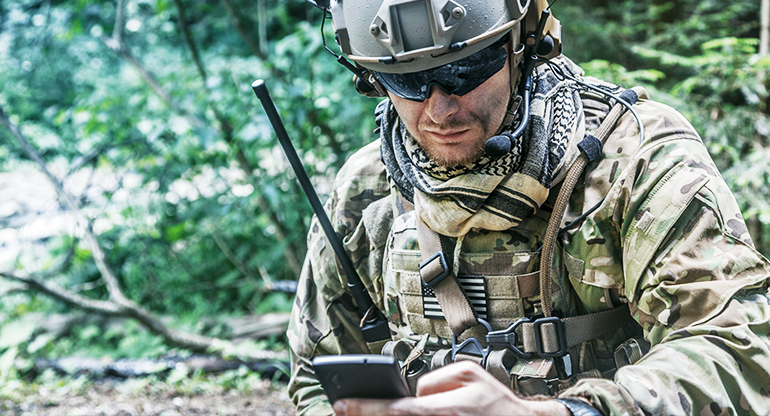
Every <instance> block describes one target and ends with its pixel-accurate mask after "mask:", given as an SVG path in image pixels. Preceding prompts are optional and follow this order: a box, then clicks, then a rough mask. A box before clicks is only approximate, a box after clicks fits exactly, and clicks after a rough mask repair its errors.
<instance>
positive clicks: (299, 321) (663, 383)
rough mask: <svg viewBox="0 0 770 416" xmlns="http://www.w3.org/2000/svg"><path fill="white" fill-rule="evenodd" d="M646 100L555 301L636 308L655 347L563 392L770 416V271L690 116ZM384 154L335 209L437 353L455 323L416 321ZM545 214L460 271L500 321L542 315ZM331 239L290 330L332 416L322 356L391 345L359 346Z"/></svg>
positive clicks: (631, 405) (303, 403)
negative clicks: (481, 285) (535, 279)
mask: <svg viewBox="0 0 770 416" xmlns="http://www.w3.org/2000/svg"><path fill="white" fill-rule="evenodd" d="M583 98H584V108H586V109H587V111H586V114H587V118H586V126H587V129H589V130H590V129H595V128H596V127H597V126H598V122H597V120H596V119H592V118H591V117H589V113H590V112H591V111H590V110H591V109H593V108H602V107H603V106H606V103H604V104H602V102H601V100H598V99H596V98H595V97H590V96H587V95H584V97H583ZM642 98H643V99H642V100H641V101H640V103H639V104H637V105H636V106H635V109H636V110H637V112H638V113H639V115H640V117H641V118H642V121H643V123H644V125H645V129H646V132H647V138H646V140H645V141H644V142H643V143H641V144H640V140H639V131H638V127H637V125H636V122H635V121H634V118H633V117H632V115H631V114H626V115H625V116H624V117H623V118H622V119H621V120H620V122H619V123H618V125H617V127H616V129H615V131H614V132H613V133H612V135H611V136H610V137H609V139H608V141H607V143H606V145H605V147H604V157H603V158H602V159H601V160H599V161H597V162H594V163H592V164H590V165H589V166H588V168H587V170H586V173H585V181H584V182H580V183H584V185H579V187H578V188H577V189H576V190H575V192H574V194H573V196H572V199H571V201H570V204H569V209H568V212H567V214H566V216H565V221H571V220H573V219H576V218H577V217H579V216H580V215H581V214H582V213H583V212H585V211H586V210H587V209H589V208H590V207H592V206H594V205H596V204H597V203H598V202H599V201H601V200H602V198H604V197H605V196H606V199H604V202H602V204H601V205H600V207H599V208H598V209H597V210H596V211H594V212H593V213H591V215H589V216H588V218H587V219H586V220H585V221H583V222H582V223H581V224H580V225H579V226H577V227H575V228H574V229H571V230H570V231H568V232H567V233H565V234H564V236H563V239H562V241H560V246H561V248H562V249H561V250H558V249H557V253H556V254H557V255H556V258H555V259H554V266H555V268H556V271H557V273H556V277H555V279H556V281H555V284H554V290H555V291H556V292H555V293H554V306H555V307H556V309H558V310H559V311H561V312H562V313H565V314H576V313H589V312H596V311H601V310H606V309H609V308H611V307H613V306H615V305H617V304H618V302H623V301H627V302H629V305H630V309H631V312H632V314H633V317H634V318H635V320H636V321H637V322H638V324H639V325H638V328H637V329H638V330H639V332H640V333H642V334H643V335H644V337H645V338H646V339H647V340H648V341H649V342H650V343H651V344H652V345H653V347H652V349H651V350H650V352H649V353H648V354H647V355H645V356H644V357H643V358H642V359H641V360H640V361H638V362H637V363H636V364H634V365H629V366H625V367H622V368H621V369H620V370H618V371H617V372H616V373H615V374H614V378H613V379H601V378H594V377H587V378H581V379H580V381H578V382H577V384H575V385H574V386H572V387H571V388H569V389H567V390H566V391H563V392H562V393H561V395H563V396H583V397H587V398H589V399H590V400H591V401H592V403H594V405H595V406H596V407H597V408H598V409H599V410H600V411H601V412H602V413H603V414H613V415H620V414H688V415H719V414H747V415H751V414H768V413H770V387H769V386H770V341H768V339H770V302H768V298H767V294H766V292H767V281H766V279H767V277H768V276H770V266H768V263H767V260H765V259H764V258H763V257H762V256H761V255H760V254H759V253H757V252H756V250H754V248H753V247H752V245H751V239H750V238H749V235H748V232H747V229H746V226H745V223H744V221H743V219H742V216H741V214H740V212H739V210H738V207H737V204H736V203H735V200H734V198H733V197H732V195H731V193H730V191H729V190H728V189H727V186H726V185H725V183H724V181H723V180H722V178H721V176H720V175H719V173H718V171H717V169H716V167H715V166H714V164H713V162H712V161H711V159H710V157H709V156H708V153H707V151H706V149H705V147H704V146H703V144H702V143H701V141H700V139H699V138H698V136H697V134H696V133H695V132H694V131H693V129H692V127H691V126H690V125H689V123H687V121H686V120H684V119H683V118H682V117H681V115H679V114H678V113H676V112H675V111H674V110H672V109H670V108H668V107H665V106H663V105H660V104H657V103H654V102H651V101H648V100H646V99H644V98H645V97H644V96H643V97H642ZM591 100H593V101H592V102H590V103H587V102H588V101H591ZM598 113H601V111H599V112H598ZM589 132H590V131H589ZM378 148H379V143H376V142H375V143H372V144H371V145H369V146H367V147H365V148H364V149H362V150H361V151H359V152H358V153H356V154H355V155H354V156H353V157H352V158H351V160H349V161H348V163H347V164H346V165H345V167H344V168H343V170H342V171H341V172H340V174H339V175H338V178H337V182H336V186H335V189H336V191H335V193H334V195H332V198H331V199H330V201H329V203H328V204H327V210H328V212H329V213H331V214H332V215H331V218H332V221H333V223H334V224H335V225H336V227H337V232H338V234H339V235H340V236H341V237H343V238H344V244H345V246H346V247H347V249H348V250H349V252H350V254H351V256H352V258H353V261H354V264H355V265H356V267H357V268H358V271H359V274H360V275H361V278H362V280H363V281H364V283H365V284H366V286H367V288H368V289H369V292H370V294H371V295H372V298H373V299H374V300H375V302H376V303H377V304H378V306H379V307H380V308H381V309H382V310H383V311H385V312H386V315H387V316H388V319H389V320H390V324H391V329H392V332H393V334H394V338H407V339H412V340H418V339H419V338H420V336H419V335H418V334H423V333H430V334H432V335H434V336H432V337H431V342H430V343H429V345H428V349H431V348H432V349H434V350H435V349H437V348H441V347H446V343H447V340H446V336H447V335H451V334H450V333H448V332H447V330H446V328H444V327H442V326H441V325H440V324H439V323H441V322H443V321H440V320H436V319H430V320H429V319H425V318H424V317H423V316H422V315H421V314H420V313H418V312H419V309H420V308H421V307H422V306H421V305H422V298H421V291H420V292H417V287H416V286H415V282H416V281H415V279H414V271H415V269H416V266H415V264H416V262H419V256H418V255H416V254H415V253H419V248H418V247H417V242H416V234H415V232H414V227H413V224H414V213H413V211H411V210H410V209H411V207H410V204H409V203H408V202H406V201H405V200H404V199H403V198H401V197H400V196H399V195H398V193H397V192H394V191H392V190H391V189H390V187H389V185H388V177H387V174H386V171H385V168H384V166H383V165H382V163H381V162H380V159H379V157H380V155H379V150H378ZM557 186H558V185H557ZM547 205H548V202H546V206H547ZM547 219H548V213H547V211H546V210H539V211H538V212H537V213H536V215H535V216H533V217H530V218H529V219H527V220H525V221H524V222H523V223H522V224H520V225H519V226H517V227H516V228H514V229H511V230H506V231H501V232H489V231H484V230H474V231H472V232H471V233H469V234H467V235H465V236H464V237H462V241H461V244H460V245H461V250H462V251H461V253H460V255H459V256H456V259H457V263H456V264H455V269H456V270H457V271H458V274H459V275H463V274H476V273H483V274H484V275H485V277H486V290H487V295H488V313H489V315H490V322H491V323H492V325H493V327H496V328H499V327H501V326H504V325H506V321H508V320H509V319H512V318H516V317H519V316H526V315H529V314H531V313H534V312H536V311H537V310H538V307H539V304H538V301H539V299H538V291H537V288H536V287H534V288H533V287H532V286H531V284H530V282H531V279H529V278H528V277H527V276H529V275H531V274H532V273H536V272H537V268H538V267H539V266H538V265H539V254H538V253H537V248H538V247H539V246H540V244H541V243H542V233H543V230H544V229H545V224H546V223H547ZM327 245H328V244H327V243H326V241H325V238H324V237H323V233H322V232H321V230H320V227H319V226H318V224H317V222H315V221H314V222H313V225H312V228H311V230H310V233H309V236H308V247H309V251H308V256H307V259H306V262H305V267H304V270H303V273H302V277H301V282H300V285H299V290H298V293H297V298H296V301H295V305H294V310H293V315H292V323H291V324H290V327H289V332H288V336H289V342H290V345H291V350H292V361H293V363H292V364H293V365H292V380H291V384H290V388H289V389H290V394H291V396H292V398H293V399H294V401H295V403H297V404H298V412H299V413H301V414H332V411H331V407H330V406H329V404H328V402H327V401H326V399H325V396H324V395H323V393H322V391H321V388H320V386H319V385H318V382H317V381H316V380H315V378H314V376H313V372H312V368H311V367H310V364H309V363H310V360H311V359H312V357H314V356H317V355H323V354H342V353H365V352H372V353H378V352H379V351H378V349H377V348H378V347H377V346H371V348H370V346H367V344H366V342H364V340H363V339H362V337H361V333H360V331H359V330H358V323H359V321H360V316H358V315H357V310H356V308H355V307H354V305H353V300H352V297H351V296H350V294H349V293H347V292H346V290H345V278H344V276H342V277H341V276H340V275H339V274H338V271H337V267H336V265H335V261H334V258H333V254H332V252H331V250H330V248H329V247H327ZM413 289H414V290H413ZM412 292H414V293H415V295H414V296H412ZM626 329H628V328H625V329H624V330H622V331H619V332H618V333H617V334H615V335H614V336H612V337H607V338H606V339H603V340H594V341H591V342H588V343H585V344H583V345H582V346H581V347H580V348H579V350H580V359H579V360H578V361H579V363H578V371H579V372H582V373H583V375H584V377H585V375H590V374H594V375H598V374H599V372H597V371H596V369H599V370H600V371H605V370H606V369H608V368H610V367H611V366H612V362H614V361H613V359H612V357H613V352H614V348H615V346H617V345H618V344H620V343H621V342H623V341H624V340H625V339H627V338H629V337H630V336H633V335H634V334H633V333H632V332H633V331H631V332H628V331H626ZM519 367H522V368H523V369H526V368H530V367H531V366H529V367H527V365H526V363H521V364H519V365H518V367H516V368H519ZM592 369H593V370H592ZM517 371H518V370H517ZM522 371H523V370H522ZM524 373H526V372H524ZM524 373H522V374H524ZM526 374H529V373H526Z"/></svg>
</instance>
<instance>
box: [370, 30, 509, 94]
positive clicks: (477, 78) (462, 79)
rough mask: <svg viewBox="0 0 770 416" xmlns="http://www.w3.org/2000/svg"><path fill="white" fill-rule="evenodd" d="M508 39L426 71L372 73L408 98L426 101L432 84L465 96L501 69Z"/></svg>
mask: <svg viewBox="0 0 770 416" xmlns="http://www.w3.org/2000/svg"><path fill="white" fill-rule="evenodd" d="M509 39H510V37H509V36H508V35H505V36H503V37H502V38H500V39H499V40H497V41H496V42H495V43H493V44H492V45H490V46H488V47H486V48H485V49H482V50H480V51H478V52H476V53H474V54H473V55H470V56H468V57H465V58H462V59H459V60H457V61H454V62H451V63H448V64H446V65H442V66H440V67H437V68H432V69H426V70H425V71H418V72H408V73H404V74H391V73H386V72H377V71H372V72H373V73H374V77H375V78H377V80H378V81H379V82H380V83H381V84H382V85H383V86H384V87H385V89H387V90H388V91H389V92H391V93H392V94H395V95H396V96H398V97H401V98H406V99H407V100H412V101H425V99H426V98H428V96H429V95H430V89H431V87H432V86H434V85H435V86H436V87H438V88H440V89H441V90H442V91H444V92H445V93H447V94H449V95H451V94H455V95H465V94H467V93H469V92H471V91H473V90H474V89H476V88H477V87H478V86H479V85H481V84H483V83H484V82H485V81H486V80H488V79H489V78H491V77H492V75H495V74H496V73H498V72H499V71H500V70H501V69H503V67H504V66H505V61H506V59H508V52H507V51H506V50H505V44H506V43H507V42H508V40H509Z"/></svg>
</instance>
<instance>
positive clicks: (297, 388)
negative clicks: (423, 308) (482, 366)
mask: <svg viewBox="0 0 770 416" xmlns="http://www.w3.org/2000/svg"><path fill="white" fill-rule="evenodd" d="M386 195H389V186H388V182H387V178H386V177H385V171H384V166H383V165H382V164H381V163H380V161H379V146H378V142H374V143H372V144H370V145H368V146H366V147H364V148H363V149H362V150H360V151H358V152H357V153H356V154H354V155H353V156H351V159H350V160H349V161H348V162H346V164H345V166H343V168H342V169H341V170H340V173H339V174H338V175H337V178H336V180H335V183H334V191H333V193H332V195H331V197H330V199H329V201H327V203H326V206H325V208H326V211H327V213H330V219H331V222H332V225H333V227H335V231H336V232H337V235H338V236H339V237H340V238H341V239H342V242H343V246H344V247H345V249H346V250H347V251H348V254H349V255H350V257H351V260H352V261H353V264H354V265H355V267H356V269H357V271H358V274H359V277H360V278H361V281H362V282H363V283H364V286H365V287H366V288H367V290H368V291H369V294H370V295H371V297H372V299H373V300H374V302H375V303H377V304H378V307H380V309H381V310H382V307H383V306H382V294H381V293H379V291H378V290H377V289H376V288H378V287H381V286H382V277H381V267H382V266H381V264H382V263H381V260H382V256H381V254H379V253H381V251H382V247H381V245H380V244H379V240H381V238H375V237H374V236H373V234H374V235H379V234H381V232H380V231H379V229H377V227H378V225H380V224H375V225H372V224H366V222H367V221H366V220H363V218H364V216H365V214H364V211H366V210H367V208H368V207H370V206H371V205H373V204H372V202H374V201H378V200H381V199H382V198H383V197H384V196H386ZM378 205H379V204H378ZM384 222H385V221H383V223H384ZM366 225H369V226H368V227H367V226H366ZM381 225H382V228H383V230H384V229H386V228H387V229H388V230H389V228H390V227H389V225H388V224H381ZM375 240H376V242H375ZM307 242H308V251H307V254H306V256H305V262H304V264H303V267H302V273H301V275H300V278H299V284H298V287H297V294H296V296H295V299H294V305H293V307H292V312H291V321H290V323H289V328H288V331H287V337H288V339H289V349H290V355H291V380H290V381H289V395H290V396H291V398H292V400H293V401H294V404H295V405H296V406H297V414H301V415H331V414H334V412H333V411H332V408H331V406H330V405H329V402H328V399H327V398H326V396H325V395H324V393H323V390H322V388H321V385H320V384H319V382H318V380H317V379H316V377H315V373H314V372H313V368H312V365H311V361H312V359H313V357H316V356H320V355H339V354H368V353H370V351H369V349H368V347H367V344H366V342H365V341H364V339H363V335H362V333H361V330H360V327H359V322H360V321H361V316H360V314H359V312H358V309H357V307H356V305H355V303H354V301H353V297H352V295H351V294H350V292H349V291H348V290H347V288H346V284H347V280H346V279H345V277H344V276H341V275H340V273H339V272H338V269H337V261H336V258H335V255H334V251H333V250H332V248H331V245H330V244H329V242H328V240H327V239H326V236H325V235H324V233H323V230H322V228H321V225H320V223H319V222H318V219H317V218H316V217H313V220H312V222H311V225H310V231H309V232H308V239H307Z"/></svg>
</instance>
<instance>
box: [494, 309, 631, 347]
mask: <svg viewBox="0 0 770 416" xmlns="http://www.w3.org/2000/svg"><path fill="white" fill-rule="evenodd" d="M631 321H632V318H631V314H630V312H629V309H628V304H623V305H621V306H618V307H617V308H614V309H609V310H606V311H602V312H596V313H592V314H588V315H580V316H572V317H569V318H557V317H554V316H551V317H543V318H538V319H530V318H521V319H519V320H518V321H516V322H514V323H513V324H511V326H509V327H508V328H507V329H503V330H500V331H492V332H489V333H488V334H487V337H486V338H487V343H489V345H490V346H491V347H492V348H493V349H494V348H507V349H509V350H511V351H513V352H514V354H516V355H517V356H518V357H520V358H533V357H539V358H555V357H563V356H564V355H566V354H567V350H568V349H569V348H571V347H574V346H575V345H578V344H581V343H583V342H586V341H590V340H592V339H594V338H597V337H600V336H602V335H605V334H609V333H611V332H613V331H615V330H617V329H618V328H620V327H623V326H625V325H626V324H628V323H630V322H631Z"/></svg>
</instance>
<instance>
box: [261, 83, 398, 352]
mask: <svg viewBox="0 0 770 416" xmlns="http://www.w3.org/2000/svg"><path fill="white" fill-rule="evenodd" d="M251 88H252V89H253V90H254V94H256V95H257V97H258V98H259V101H261V102H262V106H263V107H264V108H265V113H267V118H268V119H270V124H272V125H273V130H274V131H275V134H276V135H277V136H278V141H279V142H280V143H281V147H283V151H284V153H285V154H286V157H287V158H288V159H289V163H290V164H291V167H292V169H294V173H295V174H296V175H297V180H299V184H300V185H301V186H302V190H303V191H305V195H306V196H307V199H308V201H310V206H311V207H312V208H313V212H314V213H315V215H316V217H317V218H318V222H320V223H321V228H323V230H324V234H326V238H327V239H328V240H329V243H330V244H331V245H332V249H333V250H334V254H335V255H336V256H337V260H338V261H339V264H340V265H341V266H342V270H343V272H344V273H345V277H347V280H348V289H350V292H351V293H352V294H353V298H354V299H355V300H356V305H357V306H358V312H359V313H360V314H361V316H362V317H364V321H363V325H362V326H361V331H362V332H363V335H364V339H365V340H366V342H377V341H383V340H386V339H391V338H390V328H388V320H387V319H386V318H385V315H383V314H382V311H380V310H379V309H378V308H377V306H376V305H375V304H374V301H372V297H371V296H369V292H367V291H366V288H365V287H364V284H363V283H362V282H361V278H360V277H359V276H358V272H356V268H355V266H353V261H351V260H350V256H348V253H347V251H345V247H343V245H342V241H340V239H339V237H338V236H337V233H335V232H334V227H332V223H331V221H329V217H327V216H326V211H324V208H323V205H322V204H321V200H319V199H318V194H316V192H315V188H313V184H311V183H310V178H309V177H308V175H307V172H306V171H305V167H304V166H303V165H302V161H301V160H300V159H299V156H298V155H297V151H296V150H295V149H294V145H293V144H292V143H291V139H289V134H288V133H286V128H285V127H284V126H283V121H281V116H280V115H279V114H278V111H277V110H276V109H275V104H274V103H273V100H272V98H270V92H269V91H268V90H267V86H266V85H265V81H263V80H261V79H258V80H256V81H254V82H253V83H252V84H251Z"/></svg>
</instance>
